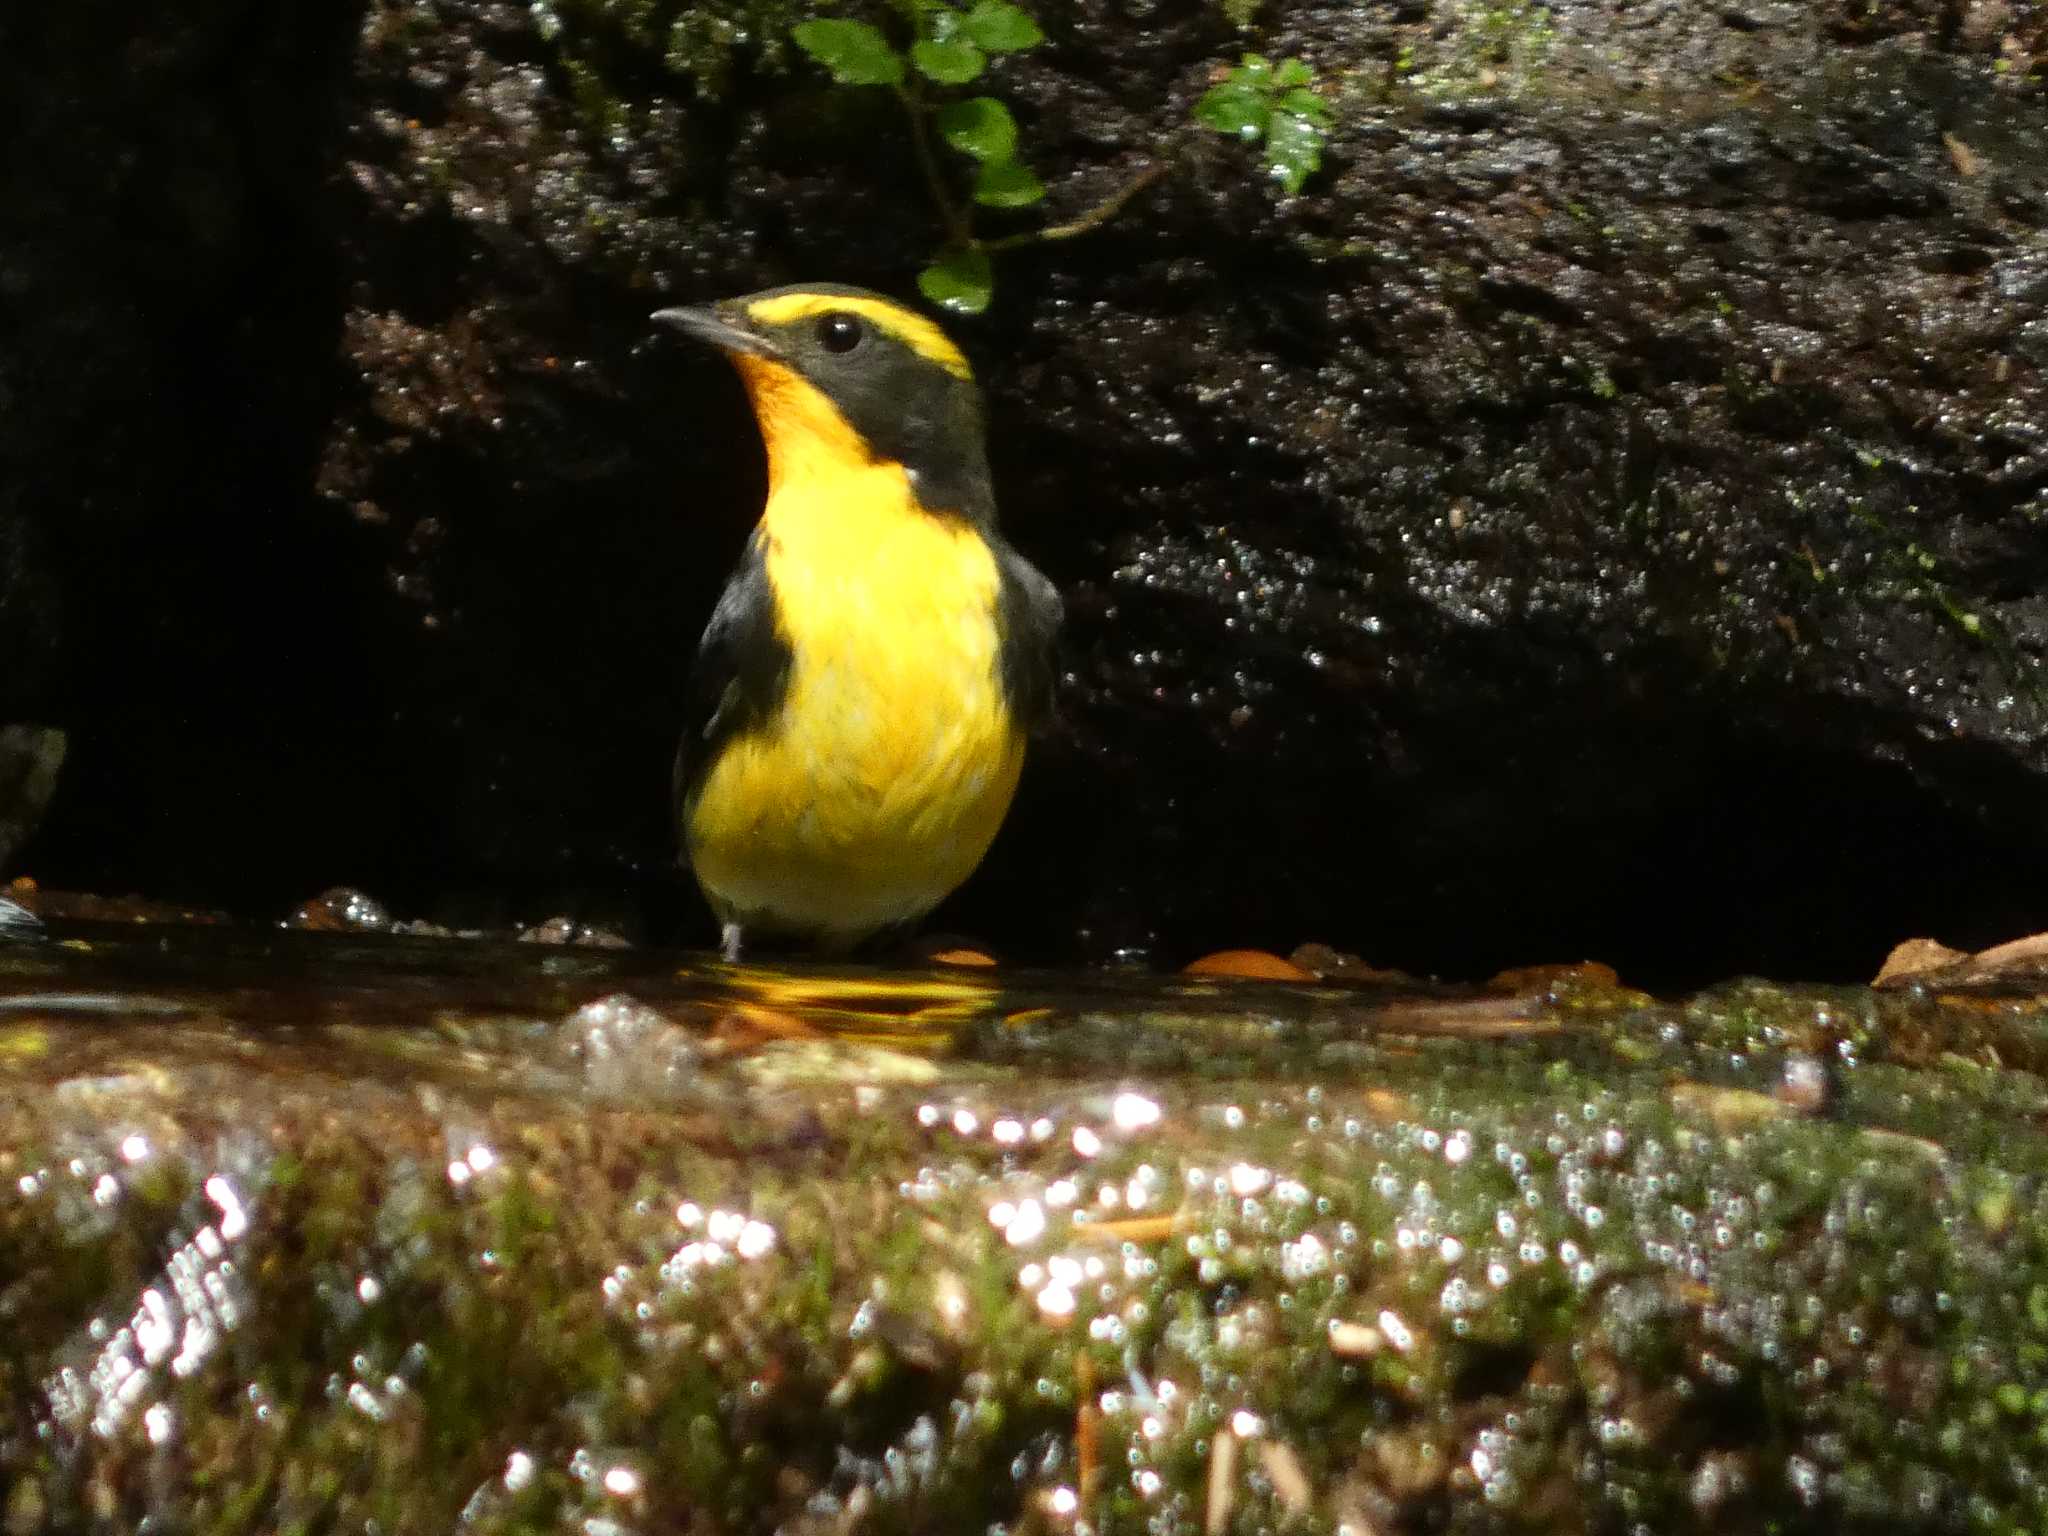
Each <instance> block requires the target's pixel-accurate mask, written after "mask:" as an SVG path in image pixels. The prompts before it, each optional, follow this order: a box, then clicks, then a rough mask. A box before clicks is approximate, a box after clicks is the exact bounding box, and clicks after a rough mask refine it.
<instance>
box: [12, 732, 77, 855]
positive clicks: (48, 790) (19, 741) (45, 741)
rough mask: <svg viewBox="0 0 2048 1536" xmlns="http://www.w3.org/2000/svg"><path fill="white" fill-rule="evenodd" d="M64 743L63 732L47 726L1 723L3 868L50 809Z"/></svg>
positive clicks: (62, 763) (61, 765)
mask: <svg viewBox="0 0 2048 1536" xmlns="http://www.w3.org/2000/svg"><path fill="white" fill-rule="evenodd" d="M65 746H66V742H65V737H64V733H63V732H62V731H59V730H52V729H50V728H49V727H47V726H34V725H4V726H0V870H5V869H6V868H7V866H8V863H9V861H10V860H11V859H12V858H13V856H14V854H15V852H16V850H18V849H19V848H20V847H21V845H22V844H23V843H25V842H27V841H28V839H29V836H30V834H31V833H33V832H34V831H35V829H36V827H37V825H38V824H39V823H40V822H41V821H42V819H43V813H44V812H45V811H47V810H48V809H49V806H50V798H51V796H53V795H54V794H56V792H57V776H58V774H59V773H61V772H62V771H63V767H64V752H65Z"/></svg>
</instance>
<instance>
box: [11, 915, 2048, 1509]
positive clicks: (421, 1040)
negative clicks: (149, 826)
mask: <svg viewBox="0 0 2048 1536" xmlns="http://www.w3.org/2000/svg"><path fill="white" fill-rule="evenodd" d="M88 942H89V944H90V948H89V949H88V950H87V951H77V950H73V951H68V952H67V951H53V950H50V949H47V948H46V949H44V950H42V951H40V952H37V958H35V959H34V960H33V961H28V960H21V959H16V958H13V957H10V960H9V966H8V969H9V971H10V973H11V974H10V977H9V985H10V988H11V989H12V990H14V991H15V992H16V993H17V998H16V1001H15V1002H14V1003H13V1004H11V1005H10V1007H9V1012H8V1017H9V1018H10V1020H12V1021H13V1022H10V1023H8V1024H7V1025H6V1027H5V1028H6V1033H5V1036H4V1038H0V1104H4V1108H5V1113H4V1115H0V1127H4V1130H0V1175H4V1178H0V1317H4V1318H5V1320H6V1325H7V1332H8V1337H9V1340H10V1348H9V1349H8V1350H7V1351H6V1352H5V1356H4V1358H0V1388H4V1392H0V1396H4V1400H5V1401H6V1403H7V1405H8V1409H7V1416H6V1417H5V1418H4V1419H0V1478H4V1480H5V1481H6V1483H7V1484H8V1486H9V1488H10V1490H11V1492H10V1494H9V1503H8V1505H7V1509H6V1511H5V1512H4V1513H5V1519H6V1520H7V1522H8V1523H7V1529H8V1531H9V1532H10V1536H17V1533H29V1532H40V1531H69V1530H79V1529H87V1528H104V1527H107V1526H113V1527H118V1528H133V1527H135V1526H137V1525H139V1524H141V1523H142V1522H144V1521H145V1520H155V1521H159V1522H168V1523H170V1524H174V1525H175V1526H176V1527H177V1528H179V1529H183V1530H190V1531H195V1532H227V1531H256V1530H264V1531H272V1530H275V1531H306V1532H311V1531H327V1530H362V1529H366V1528H375V1529H377V1530H379V1531H382V1532H386V1533H398V1532H412V1531H421V1532H425V1531H445V1530H448V1529H451V1528H455V1527H457V1526H458V1525H459V1526H460V1527H461V1528H464V1529H471V1530H478V1531H489V1532H505V1533H510V1532H543V1531H549V1532H552V1531H571V1530H576V1531H590V1530H600V1531H628V1530H646V1531H657V1530H658V1531H672V1530H692V1531H769V1530H775V1529H785V1530H798V1531H820V1532H822V1531H825V1530H828V1529H829V1530H835V1531H838V1530H854V1529H859V1530H876V1531H906V1532H908V1531H952V1532H957V1531H962V1530H976V1531H980V1530H989V1529H1002V1530H1006V1531H1014V1532H1025V1531H1031V1532H1050V1531H1059V1530H1063V1529H1066V1528H1069V1527H1075V1528H1078V1526H1079V1525H1081V1524H1084V1523H1085V1524H1086V1525H1087V1526H1089V1527H1090V1528H1092V1529H1093V1530H1096V1531H1100V1532H1151V1533H1158V1532H1190V1533H1192V1532H1195V1531H1203V1530H1209V1531H1215V1530H1222V1531H1232V1532H1241V1533H1245V1536H1249V1533H1252V1532H1254V1531H1262V1530H1269V1529H1278V1528H1280V1527H1282V1526H1289V1525H1298V1526H1299V1527H1300V1528H1304V1529H1335V1528H1338V1527H1343V1526H1349V1527H1350V1528H1352V1529H1354V1530H1362V1529H1367V1528H1370V1529H1374V1530H1379V1531H1384V1532H1394V1531H1410V1530H1415V1531H1420V1530H1445V1529H1449V1530H1510V1529H1532V1530H1533V1529H1543V1530H1547V1531H1556V1530H1582V1529H1583V1530H1607V1529H1614V1528H1617V1527H1620V1526H1624V1525H1633V1524H1642V1525H1644V1526H1646V1527H1647V1528H1650V1529H1655V1530H1660V1531H1666V1530H1686V1529H1705V1528H1709V1527H1713V1528H1725V1527H1727V1526H1728V1525H1729V1524H1731V1523H1739V1524H1743V1525H1746V1526H1749V1527H1750V1528H1763V1527H1765V1526H1766V1525H1775V1526H1776V1527H1777V1528H1780V1529H1866V1528H1868V1529H1875V1528H1878V1527H1880V1526H1885V1527H1891V1528H1897V1527H1901V1526H1903V1527H1906V1528H1912V1529H1980V1528H1981V1529H1995V1530H2035V1529H2041V1528H2043V1524H2044V1521H2048V1504H2044V1502H2043V1500H2044V1497H2048V1494H2044V1491H2043V1488H2042V1485H2041V1482H2040V1480H2039V1479H2038V1478H2037V1477H2036V1476H2035V1474H2034V1472H2033V1470H2032V1469H2033V1468H2034V1467H2036V1466H2037V1465H2038V1464H2039V1463H2040V1460H2041V1457H2042V1455H2043V1446H2044V1444H2048V1240H2044V1238H2043V1237H2042V1233H2043V1232H2044V1231H2048V1177H2044V1175H2048V1137H2044V1136H2043V1135H2042V1134H2041V1132H2040V1129H2039V1126H2040V1123H2041V1116H2042V1113H2043V1111H2044V1109H2048V1087H2044V1083H2043V1078H2042V1076H2041V1071H2042V1067H2043V1065H2044V1063H2048V1049H2044V1047H2048V1004H2044V1003H2043V1002H2042V1001H2041V1000H2039V999H2037V998H2036V997H2034V996H2033V995H2031V994H2030V993H2029V992H2027V990H2026V989H2024V988H2022V989H2019V990H2018V991H2017V992H2013V990H2012V989H2010V988H2008V989H2007V993H2008V994H2010V995H1998V994H1990V993H1982V992H1979V993H1971V994H1968V995H1963V994H1951V995H1944V994H1938V993H1935V992H1932V991H1929V990H1927V989H1920V990H1914V989H1905V990H1899V991H1892V992H1884V993H1872V992H1865V991H1858V990H1851V989H1833V990H1814V989H1787V988H1780V987H1775V986H1767V985H1763V984H1742V985H1737V986H1731V987H1726V988H1722V989H1718V990H1715V991H1713V992H1709V993H1706V994H1702V995H1701V996H1699V997H1696V998H1694V999H1692V1000H1690V1001H1686V1002H1681V1003H1670V1004H1667V1003H1660V1002H1657V1001H1654V1000H1652V999H1649V998H1647V997H1645V996H1643V995H1642V994H1640V993H1632V992H1628V991H1625V990H1622V989H1619V988H1615V987H1612V986H1609V985H1605V984H1602V983H1600V982H1599V981H1598V980H1597V978H1595V979H1593V980H1590V981H1587V980H1577V981H1574V980H1572V979H1571V978H1566V979H1565V980H1564V981H1562V982H1556V983H1551V984H1548V985H1547V990H1538V991H1524V992H1522V993H1519V994H1515V995H1507V994H1499V995H1494V994H1468V995H1460V996H1456V997H1445V996H1442V995H1407V994H1404V995H1401V996H1397V997H1393V998H1390V999H1389V998H1381V997H1378V996H1377V995H1375V994H1372V993H1363V992H1355V991H1343V990H1340V989H1314V988H1310V989H1299V988H1268V987H1261V986H1248V987H1233V986H1231V985H1228V984H1205V985H1200V986H1195V985H1189V984H1185V983H1174V984H1154V983H1115V982H1099V981H1077V982H1074V983H1067V984H1062V983H1059V982H1057V981H1055V980H1050V979H1045V978H1036V979H1031V978H1026V979H1024V980H1022V981H1018V982H1012V983H1011V984H1009V985H1008V986H991V985H987V984H984V983H982V982H980V981H974V980H970V981H968V982H958V981H953V980H946V979H942V980H935V981H931V982H925V981H923V980H921V979H920V978H916V977H907V978H900V977H899V978H882V979H881V980H880V982H879V983H876V984H868V985H866V986H865V988H864V989H860V988H853V987H851V986H850V985H849V983H847V982H846V981H845V980H844V979H842V978H836V977H833V976H831V975H829V974H799V975H796V976H793V977H792V976H780V977H776V976H747V975H741V976H733V975H729V974H726V973H719V972H714V973H705V974H697V975H690V976H684V977H680V978H677V977H668V976H660V975H650V974H649V973H648V962H647V961H646V960H645V959H618V958H612V959H592V958H590V957H587V956H583V955H567V956H559V957H550V958H549V959H547V960H545V961H535V960H534V959H533V958H532V957H531V955H530V954H527V955H520V956H512V955H507V954H504V953H502V952H493V951H479V950H478V949H476V948H475V947H468V946H459V945H458V946H440V947H438V948H437V947H435V946H415V947H412V948H407V947H405V946H396V945H394V946H391V947H389V948H388V949H387V948H380V947H379V946H375V945H367V946H355V947H352V948H350V949H347V950H339V949H334V948H329V949H324V950H323V949H322V948H320V947H319V946H318V945H313V944H304V945H300V944H297V943H291V944H287V945H286V946H284V949H283V950H282V952H279V951H275V950H273V951H271V952H270V953H269V955H268V958H267V959H259V962H258V963H257V964H256V966H255V974H254V975H253V976H252V975H251V974H249V972H248V970H247V969H246V967H245V969H244V970H243V971H242V972H240V973H238V974H239V975H240V977H241V979H240V981H239V982H238V985H237V986H236V987H235V988H234V989H233V990H227V991H223V990H219V989H216V988H213V987H209V986H207V985H205V984H204V983H203V977H204V974H205V970H206V962H205V960H204V956H201V957H200V959H199V960H198V962H197V963H187V964H184V965H182V966H167V965H166V964H165V963H163V962H161V961H152V959H151V957H150V956H149V955H148V953H147V952H146V947H145V948H136V947H134V946H131V945H128V944H126V943H123V942H118V941H114V940H111V939H108V938H104V937H102V938H96V939H93V940H90V941H88ZM205 942H206V943H207V944H209V945H217V944H219V943H220V942H221V941H219V940H217V939H216V940H207V941H205ZM23 953H28V952H22V951H16V952H15V954H16V955H20V954H23ZM207 953H210V954H212V955H213V956H214V957H215V958H216V959H218V958H222V952H221V951H219V950H218V949H215V950H209V951H207ZM444 957H454V958H453V959H452V960H451V959H449V958H444ZM240 959H241V960H242V961H244V962H247V961H249V959H250V956H249V955H248V953H247V952H246V951H243V952H241V953H240ZM152 966H154V967H155V968H154V969H153V970H152ZM95 977H98V978H100V979H101V980H103V981H104V980H108V979H118V980H119V982H120V983H121V984H122V985H124V986H127V987H129V988H135V989H141V990H140V991H139V993H136V994H133V995H137V996H139V997H140V998H141V1004H142V1005H143V1006H146V1007H147V1008H148V1009H149V1010H153V1014H151V1015H149V1016H147V1017H135V1016H124V1014H123V1013H122V1011H121V1009H120V1008H119V1007H118V1006H110V1005H108V1000H107V998H106V996H105V994H99V998H100V1003H99V1004H98V1005H96V1006H101V1007H102V1009H103V1011H102V1012H100V1013H99V1014H97V1015H95V1016H94V1017H93V1018H92V1019H91V1020H89V1021H81V1020H80V1019H79V1018H78V1017H77V1016H76V1012H75V1008H76V1004H75V1001H74V1002H73V1003H66V1002H64V1001H63V998H64V997H70V998H72V999H74V1000H75V999H76V998H77V997H78V996H80V994H79V993H78V992H77V991H76V990H74V989H76V988H78V987H80V986H83V985H86V984H88V983H90V982H91V981H92V980H93V979H94V978H95ZM309 981H312V982H313V983H314V984H313V985H310V986H309V985H308V982H309ZM622 989H623V990H624V991H629V992H630V993H632V994H633V996H634V998H637V999H638V1000H637V1001H634V1000H630V999H628V998H627V997H625V996H623V995H620V994H621V991H622ZM31 994H32V995H31ZM87 995H92V994H87ZM53 999H54V1000H53ZM590 999H596V1000H598V1001H594V1002H588V1003H587V1005H580V1004H583V1003H584V1000H590ZM181 1010H182V1012H181ZM593 1522H595V1523H593Z"/></svg>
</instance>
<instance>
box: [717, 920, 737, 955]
mask: <svg viewBox="0 0 2048 1536" xmlns="http://www.w3.org/2000/svg"><path fill="white" fill-rule="evenodd" d="M718 949H719V953H720V954H722V955H723V956H724V957H725V963H726V964H727V965H738V964H739V963H740V925H739V924H738V923H727V924H726V925H725V926H724V927H723V928H722V929H720V930H719V940H718Z"/></svg>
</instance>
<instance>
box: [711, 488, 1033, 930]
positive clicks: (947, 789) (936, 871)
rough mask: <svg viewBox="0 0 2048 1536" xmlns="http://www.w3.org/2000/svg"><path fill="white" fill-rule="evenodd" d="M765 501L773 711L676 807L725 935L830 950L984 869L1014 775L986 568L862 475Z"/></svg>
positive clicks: (1015, 741) (961, 540) (955, 530)
mask: <svg viewBox="0 0 2048 1536" xmlns="http://www.w3.org/2000/svg"><path fill="white" fill-rule="evenodd" d="M833 493H834V494H833V495H831V496H830V497H820V496H818V495H816V494H814V493H813V494H809V495H802V496H796V497H792V496H790V495H788V494H786V493H785V494H778V495H776V496H775V497H773V498H771V500H770V502H769V506H768V509H767V511H766V512H765V513H764V515H763V529H764V531H765V532H766V534H767V536H768V548H767V551H766V559H767V567H768V577H769V580H770V582H771V583H772V584H773V586H774V589H775V593H776V597H777V607H778V610H779V613H780V616H781V624H782V628H783V633H784V635H785V637H786V638H787V640H788V641H789V643H790V646H791V650H792V653H793V659H792V663H791V669H790V676H789V685H788V689H787V691H786V693H785V695H784V699H783V704H782V708H781V710H780V712H779V713H778V715H777V716H776V717H775V718H774V719H773V720H772V721H770V722H769V723H768V724H767V726H766V727H765V728H762V729H758V730H755V731H750V732H746V733H743V734H741V735H739V736H736V737H734V738H732V739H731V740H730V741H729V742H728V743H727V744H726V746H725V748H724V750H723V751H722V752H721V754H720V756H719V757H718V759H717V761H716V762H714V763H713V764H712V765H711V767H710V769H709V770H708V771H707V773H706V774H705V776H704V779H703V781H702V783H701V784H700V785H699V787H698V790H697V793H696V795H695V796H694V797H693V799H692V800H691V802H690V804H689V805H688V806H687V807H686V810H685V819H686V825H685V828H684V836H685V842H686V844H687V847H688V850H689V856H690V864H691V867H692V869H693V870H694V871H695V873H696V876H697V880H698V882H699V884H701V885H702V886H703V888H704V892H705V895H706V896H707V897H709V899H710V901H711V904H712V906H713V907H714V909H716V910H717V912H718V915H719V917H720V919H721V920H722V921H726V922H737V923H740V924H741V925H742V926H743V927H745V928H747V929H749V930H754V931H760V930H770V931H780V932H788V933H800V934H804V935H807V936H809V937H812V938H815V939H817V940H818V941H820V942H821V943H824V944H826V945H828V946H841V947H843V946H846V945H851V944H853V943H856V942H858V941H859V940H860V939H861V938H863V937H865V936H867V935H868V934H871V933H873V932H875V931H877V930H878V929H882V928H886V927H889V926H891V925H893V924H897V923H905V922H909V921H912V920H914V919H916V918H919V917H921V916H923V915H924V914H925V913H926V912H928V911H929V910H930V909H931V908H932V907H933V906H935V905H937V903H938V902H939V901H940V899H941V898H943V897H944V896H945V895H946V894H947V893H948V892H949V891H951V890H952V889H953V888H954V887H956V886H957V885H959V884H960V883H961V882H962V881H963V880H965V879H966V878H967V877H968V875H969V874H971V873H972V872H973V870H974V867H975V866H976V865H977V864H979V863H980V862H981V857H982V855H983V854H984V853H985V852H987V850H988V846H989V843H990V842H991V841H992V840H993V839H994V837H995V835H996V830H997V828H998V827H1000V826H1001V825H1002V820H1003V816H1004V814H1005V813H1006V812H1007V811H1008V809H1009V805H1010V798H1011V795H1012V794H1013V793H1014V792H1015V790H1016V787H1017V776H1018V773H1019V771H1020V770H1021V768H1022V766H1023V761H1024V741H1023V736H1022V734H1021V733H1020V732H1019V731H1018V730H1017V729H1016V727H1015V725H1014V724H1013V722H1012V720H1011V718H1010V713H1009V709H1008V706H1007V703H1006V702H1005V699H1004V697H1003V692H1002V684H1001V680H1000V677H999V672H998V654H997V651H998V632H997V628H996V620H995V600H996V592H997V573H996V567H995V561H994V558H993V557H992V556H991V554H990V553H989V550H988V546H987V545H986V544H985V543H983V542H982V540H981V539H980V537H979V536H978V535H977V534H976V533H975V532H974V531H973V530H972V529H971V528H969V527H967V526H966V525H965V524H963V523H960V522H958V521H956V520H948V519H941V518H937V517H933V516H931V515H929V514H926V513H923V512H919V511H917V510H916V509H915V508H914V507H912V506H911V505H910V504H909V500H908V488H907V485H906V484H905V483H904V480H903V472H902V470H901V469H900V468H898V467H896V466H894V465H874V466H869V467H866V468H864V469H862V470H861V471H860V472H859V474H858V475H857V476H843V477H840V478H839V479H837V480H835V482H834V484H833Z"/></svg>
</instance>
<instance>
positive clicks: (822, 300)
mask: <svg viewBox="0 0 2048 1536" xmlns="http://www.w3.org/2000/svg"><path fill="white" fill-rule="evenodd" d="M834 310H838V311H843V312H844V313H846V314H849V315H859V316H860V317H861V318H862V319H863V320H865V321H867V322H868V323H869V324H870V325H872V326H873V327H874V328H875V329H876V330H878V331H880V332H882V333H883V334H884V335H886V336H893V337H895V338H896V340H898V341H900V342H902V343H903V345H905V346H906V347H908V348H910V350H911V351H913V352H915V353H916V354H917V355H918V356H919V357H921V358H924V359H925V360H926V361H927V362H933V363H937V364H938V365H939V366H940V367H941V368H943V369H945V370H946V372H948V373H950V374H952V375H954V376H955V377H956V378H962V379H971V378H973V377H974V374H973V372H972V370H970V369H969V368H968V366H967V358H966V357H965V355H964V354H962V352H961V351H960V349H959V348H958V347H956V346H954V345H953V342H952V339H951V338H950V337H948V336H947V335H946V333H945V332H944V331H942V330H940V329H939V328H938V327H937V326H936V325H934V324H932V322H931V321H929V320H927V319H925V317H924V316H923V315H920V314H917V313H915V312H913V311H911V310H908V309H904V308H903V307H902V306H901V305H898V304H891V303H889V302H888V301H887V300H886V299H861V298H849V297H847V296H845V295H843V294H837V293H783V294H777V295H776V296H775V297H774V298H772V299H762V300H760V301H759V302H758V303H754V304H749V305H748V306H747V318H748V319H749V320H751V321H753V322H754V323H755V324H756V325H791V324H794V323H795V322H796V321H798V320H806V319H809V318H810V317H811V316H812V315H823V314H828V313H831V312H832V311H834Z"/></svg>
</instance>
